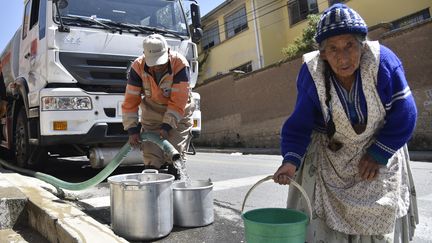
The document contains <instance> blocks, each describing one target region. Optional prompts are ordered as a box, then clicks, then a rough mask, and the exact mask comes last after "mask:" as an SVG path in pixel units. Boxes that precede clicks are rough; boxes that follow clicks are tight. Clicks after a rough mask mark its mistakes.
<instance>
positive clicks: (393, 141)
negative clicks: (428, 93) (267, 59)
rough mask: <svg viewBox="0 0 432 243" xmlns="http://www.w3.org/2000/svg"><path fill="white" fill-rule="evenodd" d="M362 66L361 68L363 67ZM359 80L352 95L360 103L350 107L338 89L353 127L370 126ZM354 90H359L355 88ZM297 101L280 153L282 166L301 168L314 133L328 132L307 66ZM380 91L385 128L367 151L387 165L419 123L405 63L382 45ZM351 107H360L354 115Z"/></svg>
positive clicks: (284, 128) (302, 71) (284, 129)
mask: <svg viewBox="0 0 432 243" xmlns="http://www.w3.org/2000/svg"><path fill="white" fill-rule="evenodd" d="M360 65H361V64H360ZM358 76H359V77H358V78H357V81H356V84H355V85H354V88H353V91H352V92H358V95H357V96H356V97H358V98H357V101H355V100H354V103H351V104H350V105H347V104H348V103H349V102H347V96H349V95H346V92H345V94H344V92H341V90H339V89H338V88H337V91H338V92H337V93H338V96H339V98H340V99H341V100H342V103H343V104H344V109H345V112H346V113H347V115H348V117H349V118H350V119H351V123H352V124H355V123H360V124H361V123H363V124H365V123H366V122H367V110H366V100H365V97H364V94H363V91H362V90H361V87H362V86H361V77H360V75H358ZM355 87H359V88H357V90H356V88H355ZM297 90H298V95H297V101H296V105H295V108H294V111H293V113H292V114H291V116H290V117H289V118H288V119H287V120H286V121H285V123H284V124H283V126H282V130H281V153H282V156H283V163H286V162H290V163H293V164H295V165H296V166H297V168H298V167H299V166H300V164H301V161H302V159H303V156H304V154H305V152H306V149H307V147H308V145H309V143H310V141H311V134H312V131H313V130H315V131H318V132H325V130H326V129H325V122H324V118H323V114H322V112H321V106H320V102H319V99H318V93H317V90H316V87H315V84H314V81H313V80H312V76H311V74H310V73H309V70H308V68H307V65H306V64H303V65H302V67H301V69H300V73H299V75H298V78H297ZM377 90H378V94H379V96H380V99H381V102H382V104H383V105H384V107H385V109H386V115H385V124H384V126H383V127H382V128H381V129H380V130H379V131H378V132H377V134H376V135H375V142H374V143H373V144H372V145H371V146H370V147H369V148H367V153H368V154H370V155H371V156H372V157H373V158H374V159H375V160H376V161H377V162H378V163H379V164H382V165H385V164H387V162H388V159H389V158H390V157H392V156H393V154H394V153H395V152H396V151H397V150H399V149H400V148H401V147H402V146H404V145H405V144H406V143H407V141H408V140H409V139H410V137H411V135H412V133H413V131H414V127H415V122H416V117H417V109H416V105H415V102H414V98H413V96H412V94H411V90H410V88H409V86H408V83H407V80H406V78H405V73H404V70H403V67H402V63H401V62H400V60H399V58H398V57H397V56H396V55H395V54H394V53H393V52H392V51H391V50H390V49H388V48H386V47H384V46H382V45H381V47H380V63H379V69H378V79H377ZM352 107H357V110H358V112H354V113H355V114H352V113H353V110H356V109H352Z"/></svg>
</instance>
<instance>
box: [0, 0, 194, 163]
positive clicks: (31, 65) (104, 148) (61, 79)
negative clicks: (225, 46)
mask: <svg viewBox="0 0 432 243" xmlns="http://www.w3.org/2000/svg"><path fill="white" fill-rule="evenodd" d="M24 4H25V7H24V15H23V18H22V19H23V20H22V25H21V26H20V27H19V28H18V30H17V31H16V33H15V35H14V36H13V38H12V39H11V40H10V41H9V43H8V44H7V46H6V48H5V50H3V52H2V54H1V70H0V72H1V75H0V77H1V76H2V77H3V79H4V83H5V88H6V92H7V100H8V106H7V114H6V115H5V116H4V117H2V118H1V134H0V135H1V146H2V147H3V150H4V151H6V152H7V153H8V154H9V155H10V156H12V157H13V159H14V161H15V162H16V164H17V165H18V166H21V167H32V166H35V165H37V163H38V162H42V161H44V159H45V158H47V156H87V157H88V158H89V162H90V165H91V166H92V167H96V168H100V167H103V166H104V165H106V164H107V163H109V162H110V158H112V157H113V156H114V155H115V154H116V153H117V151H118V150H119V149H120V147H121V146H122V145H123V144H124V143H126V142H127V140H128V135H127V132H125V131H124V129H123V125H122V118H121V114H122V112H121V105H122V102H123V99H124V91H125V87H126V82H127V77H126V75H127V70H128V68H130V65H131V63H132V61H133V60H135V58H136V57H138V56H140V55H141V54H142V51H143V49H142V41H143V39H144V37H145V36H147V35H149V34H153V33H158V34H161V35H163V36H165V38H166V39H167V42H168V45H169V46H170V49H171V50H175V51H178V52H180V53H182V54H183V55H184V56H185V57H186V58H187V60H188V62H189V64H190V88H191V89H192V88H194V86H195V84H196V81H197V78H198V61H197V59H198V53H197V46H196V44H195V43H194V42H197V41H199V39H200V38H201V36H202V30H201V28H200V27H201V26H200V25H201V22H200V13H199V6H198V5H197V4H196V3H194V2H192V3H191V4H190V9H188V10H185V8H184V2H183V1H181V0H122V1H118V0H69V1H68V0H25V1H24ZM186 13H188V14H186ZM186 15H188V16H190V18H191V22H192V23H191V24H188V21H187V19H188V18H187V17H186ZM192 94H193V99H195V102H196V103H197V104H198V105H197V109H196V110H195V112H194V115H193V119H194V121H193V124H194V127H193V129H192V134H193V136H195V137H196V136H198V135H199V133H200V131H201V112H200V110H199V103H200V102H199V101H200V96H199V94H198V93H195V92H192ZM2 154H4V152H2ZM134 163H135V164H139V163H142V156H141V153H140V152H139V151H135V152H134V153H131V155H130V156H128V158H127V159H126V161H125V162H124V163H123V164H126V165H127V164H134Z"/></svg>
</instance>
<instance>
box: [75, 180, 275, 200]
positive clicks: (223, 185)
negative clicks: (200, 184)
mask: <svg viewBox="0 0 432 243" xmlns="http://www.w3.org/2000/svg"><path fill="white" fill-rule="evenodd" d="M266 176H267V174H266V175H258V176H251V177H244V178H238V179H231V180H225V181H214V182H213V191H222V190H229V189H233V188H238V187H244V186H251V185H253V184H255V183H257V182H258V181H259V180H261V179H262V178H264V177H266ZM80 201H81V202H83V203H85V204H88V205H90V206H91V207H93V208H103V207H109V206H110V196H104V197H95V198H88V199H83V200H80Z"/></svg>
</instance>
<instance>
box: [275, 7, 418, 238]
mask: <svg viewBox="0 0 432 243" xmlns="http://www.w3.org/2000/svg"><path fill="white" fill-rule="evenodd" d="M366 35H367V26H366V24H365V22H364V20H363V19H362V18H361V17H360V15H358V13H356V12H355V11H354V10H353V9H351V8H349V7H347V6H346V5H343V4H335V5H333V6H331V7H330V8H329V9H327V10H325V11H324V12H323V14H322V16H321V19H320V22H319V24H318V28H317V34H316V36H315V39H316V41H317V43H318V44H319V51H315V52H311V53H308V54H306V55H304V64H303V66H302V67H301V70H300V74H299V76H298V79H297V87H298V96H297V103H296V107H295V110H294V112H293V113H292V115H291V116H290V117H289V118H288V119H287V120H286V122H285V123H284V125H283V127H282V132H281V151H282V154H283V157H284V158H283V162H282V165H281V166H280V167H279V169H278V170H277V171H276V173H275V174H274V176H273V179H274V181H275V182H276V183H279V184H289V182H290V181H289V180H290V179H289V178H293V177H294V176H295V180H296V181H297V182H298V183H300V184H301V185H302V186H303V188H304V189H305V190H306V191H307V193H308V195H309V198H311V199H312V202H313V218H312V219H311V222H310V225H309V227H308V233H307V241H308V242H332V243H333V242H408V241H410V240H411V239H412V236H413V234H414V228H415V224H416V223H417V221H418V217H417V208H416V199H415V191H414V184H413V181H412V177H411V172H410V167H409V157H408V150H407V146H406V143H407V141H408V140H409V139H410V137H411V135H412V132H413V130H414V127H415V121H416V116H417V111H416V106H415V102H414V99H413V96H412V94H411V91H410V88H409V87H408V84H407V81H406V78H405V75H404V70H403V67H402V64H401V62H400V60H399V59H398V57H397V56H396V55H395V54H394V53H393V52H392V51H391V50H389V49H388V48H386V47H384V46H382V45H380V44H379V43H378V42H375V41H366V40H365V39H366ZM305 205H306V203H305V202H304V200H303V199H302V198H301V196H300V195H299V193H298V192H297V191H296V190H295V189H293V190H291V189H290V191H289V196H288V206H289V207H292V208H298V209H301V210H306V206H305Z"/></svg>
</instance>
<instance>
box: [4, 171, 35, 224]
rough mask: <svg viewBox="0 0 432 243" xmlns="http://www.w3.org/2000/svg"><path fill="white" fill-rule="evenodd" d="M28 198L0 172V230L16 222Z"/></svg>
mask: <svg viewBox="0 0 432 243" xmlns="http://www.w3.org/2000/svg"><path fill="white" fill-rule="evenodd" d="M27 202H28V198H27V197H26V195H24V193H22V192H21V191H20V190H19V189H18V188H16V187H15V186H13V185H12V184H11V183H9V181H7V180H6V179H4V178H3V177H1V174H0V230H3V229H12V228H13V226H14V225H16V224H17V222H18V219H19V218H20V215H21V213H22V212H23V211H24V208H25V206H26V204H27Z"/></svg>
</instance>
